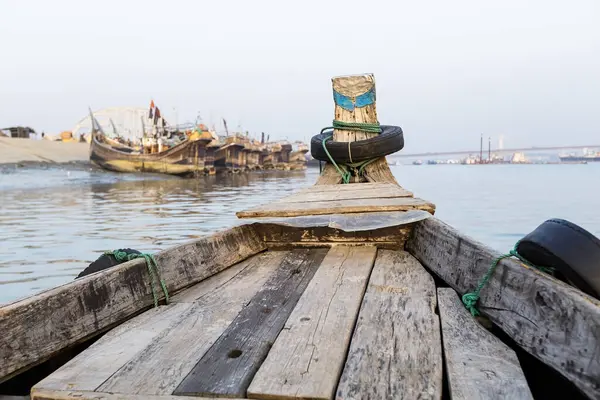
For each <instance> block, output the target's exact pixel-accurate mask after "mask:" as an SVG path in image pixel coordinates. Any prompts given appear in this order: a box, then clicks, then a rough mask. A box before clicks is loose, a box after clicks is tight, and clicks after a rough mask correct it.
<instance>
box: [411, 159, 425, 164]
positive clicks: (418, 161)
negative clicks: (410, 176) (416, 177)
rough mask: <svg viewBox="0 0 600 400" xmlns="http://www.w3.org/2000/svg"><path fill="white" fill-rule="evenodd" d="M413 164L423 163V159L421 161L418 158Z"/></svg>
mask: <svg viewBox="0 0 600 400" xmlns="http://www.w3.org/2000/svg"><path fill="white" fill-rule="evenodd" d="M413 164H414V165H421V164H423V161H421V160H416V161H413Z"/></svg>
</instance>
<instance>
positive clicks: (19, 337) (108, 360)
mask: <svg viewBox="0 0 600 400" xmlns="http://www.w3.org/2000/svg"><path fill="white" fill-rule="evenodd" d="M333 89H334V101H335V118H336V119H335V120H334V127H335V128H334V130H333V132H331V133H329V134H328V133H326V132H325V133H323V135H325V136H324V137H317V138H316V139H315V141H314V142H313V143H320V144H318V145H315V146H313V145H311V154H312V155H313V156H315V157H319V159H322V161H325V162H326V165H325V167H324V169H323V171H322V173H321V174H320V175H319V177H318V179H317V181H316V183H315V184H314V185H313V186H310V187H306V188H303V189H301V190H299V191H297V192H296V193H294V194H292V195H290V196H287V197H284V198H282V199H280V200H278V201H275V202H271V203H268V204H263V205H259V206H257V207H253V208H250V209H247V210H243V211H239V212H238V213H237V216H238V217H239V219H240V223H239V224H238V225H236V226H233V227H231V228H230V229H226V230H223V231H221V232H218V233H215V234H213V235H210V236H206V237H203V238H200V239H198V240H194V241H191V242H188V243H185V244H182V245H179V246H176V247H173V248H170V249H166V250H163V251H161V252H158V253H157V254H154V255H149V254H140V253H135V252H131V251H126V250H119V251H114V252H111V253H109V254H105V255H103V257H104V260H111V261H112V262H113V263H112V264H110V265H107V267H106V268H104V267H102V268H100V267H99V266H98V264H96V265H94V263H93V264H92V265H90V267H88V269H86V270H85V271H83V272H82V273H81V274H80V277H78V278H77V279H75V280H74V281H73V282H71V283H68V284H66V285H63V286H59V287H57V288H54V289H51V290H48V291H45V292H42V293H40V294H38V295H35V296H32V297H29V298H26V299H23V300H20V301H17V302H15V303H12V304H9V305H6V306H4V307H2V308H0V331H1V332H2V333H3V334H2V335H1V336H0V359H1V360H2V363H0V381H2V382H4V383H3V384H1V385H0V394H15V395H27V394H30V395H31V399H32V400H42V399H43V400H59V399H60V400H74V399H78V400H81V399H89V400H91V399H95V400H100V399H102V400H117V399H119V400H120V399H132V400H141V399H150V400H185V399H189V398H214V397H224V398H230V399H232V398H252V399H284V398H285V399H392V398H393V399H396V398H404V399H531V398H544V399H546V398H569V399H576V398H589V399H599V398H600V350H598V349H600V336H599V332H600V302H599V301H598V298H597V295H598V293H597V292H598V291H600V285H599V284H598V279H597V272H596V273H595V272H594V271H593V270H590V269H587V270H586V269H584V270H579V273H573V274H567V275H568V279H566V280H561V279H558V278H557V277H555V276H552V275H550V274H549V273H548V272H543V271H542V270H541V269H538V268H534V267H533V266H532V265H533V264H529V263H525V261H524V259H519V260H515V259H514V257H512V256H513V253H510V254H507V255H501V254H499V253H498V252H496V251H494V250H492V249H490V248H489V247H487V246H485V245H483V244H481V243H479V242H477V241H475V240H473V239H472V238H470V237H468V236H466V235H464V234H462V233H460V232H459V231H457V230H456V229H454V228H452V227H451V226H449V225H448V224H446V223H444V222H443V221H441V220H439V219H438V218H436V217H435V211H436V206H435V204H433V203H432V202H430V201H427V200H425V199H421V198H418V197H415V196H414V194H413V193H412V192H410V191H409V190H408V189H406V188H403V187H402V186H400V185H399V184H398V183H397V182H396V180H395V178H394V177H393V175H392V174H391V171H390V168H389V166H388V165H387V162H386V160H385V155H386V154H389V153H391V152H395V151H398V150H400V149H401V148H402V147H403V143H404V139H403V133H402V130H401V129H400V128H399V127H395V126H383V125H379V124H378V122H377V121H378V119H377V112H376V109H375V105H376V104H375V82H374V77H373V76H372V75H370V74H365V75H353V76H344V77H336V78H333ZM357 123H358V124H357ZM329 135H330V136H331V138H329ZM328 138H329V139H328ZM350 138H352V140H350ZM328 140H329V141H328ZM321 145H323V146H325V149H326V150H327V151H326V152H325V151H324V150H323V149H322V148H321V149H319V148H318V146H321ZM325 153H326V154H325ZM350 153H351V154H350ZM350 157H351V158H352V160H353V162H352V163H351V164H352V165H350V163H348V162H347V160H348V159H350ZM565 226H568V225H564V224H563V225H561V224H554V225H552V224H551V225H548V226H546V228H545V229H546V231H545V232H546V233H548V232H549V229H550V230H551V229H554V231H552V232H553V233H552V234H550V235H546V237H550V238H560V239H565V240H566V239H569V240H575V241H576V242H577V240H579V241H578V242H577V246H575V243H574V242H568V240H567V242H568V243H567V244H568V246H566V247H565V246H563V247H561V248H562V249H565V248H567V249H573V248H575V247H578V248H579V249H580V250H581V252H580V253H581V254H584V255H585V257H591V256H594V255H596V256H597V255H598V248H600V245H598V244H596V242H594V241H593V239H592V238H587V236H585V235H583V233H582V232H581V231H580V230H579V231H578V230H572V231H565V230H564V229H566V228H565ZM570 229H571V228H570ZM569 232H570V233H569ZM125 234H126V233H125V232H124V233H123V235H124V237H125V236H126V235H125ZM542 236H543V235H542ZM586 238H587V239H589V240H588V241H586ZM526 239H527V240H522V241H521V243H522V244H528V245H530V246H532V245H534V244H536V243H537V244H538V245H541V244H543V240H544V239H543V238H540V237H536V236H535V235H533V236H531V235H528V237H527V238H526ZM597 240H598V239H596V241H597ZM559 242H560V241H559ZM124 244H125V243H124ZM593 245H596V246H598V248H596V249H594V247H593ZM549 246H550V247H552V246H555V247H556V246H557V244H556V243H555V244H549ZM559 247H560V246H559ZM525 250H527V249H522V252H521V253H516V252H515V253H514V254H520V255H521V256H522V255H523V254H526V252H525ZM520 251H521V250H520ZM533 253H535V252H534V251H532V250H531V249H529V251H528V253H527V254H533ZM538 253H539V254H543V255H544V257H545V260H546V261H547V262H548V263H549V264H548V265H550V264H552V263H553V260H555V258H556V257H558V256H561V257H559V258H561V259H562V260H563V261H569V260H570V262H567V263H565V265H559V268H560V269H561V271H571V272H573V271H574V270H573V269H569V267H578V265H579V264H580V263H579V264H578V263H577V262H576V260H574V259H573V258H572V257H574V256H573V254H570V255H569V254H567V255H561V253H560V252H559V253H557V254H555V255H554V256H556V257H554V256H552V254H550V255H549V253H543V252H538ZM580 253H577V254H579V255H581V254H580ZM551 256H552V257H551ZM586 260H587V261H588V262H590V263H591V262H592V261H593V259H591V260H592V261H590V259H589V258H587V259H586ZM530 261H531V260H530ZM596 261H597V260H596ZM537 265H542V264H537ZM474 315H476V316H474ZM9 391H10V392H9Z"/></svg>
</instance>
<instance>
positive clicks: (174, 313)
mask: <svg viewBox="0 0 600 400" xmlns="http://www.w3.org/2000/svg"><path fill="white" fill-rule="evenodd" d="M189 307H190V305H189V304H169V305H166V306H159V307H158V308H153V309H150V310H148V311H146V312H144V313H143V314H141V315H138V316H137V317H135V318H133V319H130V320H129V321H127V322H125V323H124V324H122V325H119V326H118V327H116V328H114V329H113V330H111V331H110V332H108V333H107V334H106V335H104V336H103V337H102V338H101V339H100V340H98V341H97V342H96V343H94V344H93V345H91V346H90V347H89V348H88V349H86V350H85V351H84V352H82V353H80V354H79V355H77V356H76V357H75V358H73V359H72V360H70V361H69V362H67V363H66V364H65V365H63V366H62V367H61V368H59V369H58V370H56V371H55V372H54V373H52V374H50V375H49V376H47V377H46V378H45V379H43V380H42V381H40V382H38V383H37V384H36V385H35V386H34V388H43V389H44V390H84V391H94V390H95V389H96V388H97V387H98V386H100V385H101V384H102V383H103V382H104V381H106V380H107V379H108V378H110V377H111V376H112V375H113V374H114V373H115V371H117V370H118V369H119V368H120V367H122V366H123V365H125V364H126V363H127V362H128V361H129V360H131V359H132V358H133V357H134V356H135V355H136V354H138V353H139V352H141V351H142V350H143V349H144V348H146V347H147V346H148V345H149V344H150V343H152V341H153V340H154V339H156V337H157V336H158V335H159V334H160V333H161V332H163V331H164V330H165V329H167V328H169V327H170V326H171V325H172V324H173V323H174V322H175V321H177V320H178V319H179V318H180V317H181V314H182V313H184V312H185V311H187V310H189Z"/></svg>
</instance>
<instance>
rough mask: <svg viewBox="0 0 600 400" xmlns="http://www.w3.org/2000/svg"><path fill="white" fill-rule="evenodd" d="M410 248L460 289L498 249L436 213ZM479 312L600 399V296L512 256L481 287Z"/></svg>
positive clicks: (473, 281) (418, 229)
mask: <svg viewBox="0 0 600 400" xmlns="http://www.w3.org/2000/svg"><path fill="white" fill-rule="evenodd" d="M406 246H407V249H408V250H409V251H410V253H411V254H413V255H414V256H415V257H416V258H417V259H418V260H419V261H421V263H422V264H423V265H424V266H426V267H427V268H429V269H430V270H432V271H434V272H435V273H436V274H438V275H439V276H440V277H441V278H442V279H443V280H445V281H446V282H447V283H448V284H449V285H450V286H452V287H453V288H454V289H455V290H456V291H457V292H459V294H461V295H462V294H464V293H465V292H470V291H472V290H474V288H475V287H476V286H477V283H478V282H479V280H480V279H481V278H482V277H483V276H484V275H485V273H486V272H487V271H488V269H489V267H490V265H491V263H492V261H493V260H494V259H495V258H496V257H498V256H499V255H500V254H499V253H498V252H496V251H494V250H492V249H490V248H489V247H487V246H484V245H483V244H481V243H479V242H477V241H475V240H473V239H471V238H469V237H467V236H465V235H462V234H461V233H459V232H457V231H456V230H455V229H453V228H451V227H450V226H448V225H446V224H444V223H443V222H441V221H439V220H438V219H436V218H429V219H426V220H423V221H421V222H419V223H417V224H415V227H414V230H413V234H412V236H411V238H410V239H409V240H408V242H407V245H406ZM479 309H480V311H481V312H482V313H483V314H485V315H487V316H488V317H489V318H490V319H491V320H492V321H493V322H494V323H495V324H497V325H498V326H499V327H500V328H501V329H502V330H503V331H504V332H506V333H507V334H508V335H509V336H510V337H511V338H512V339H513V340H515V341H516V342H517V343H518V344H519V345H520V346H521V347H522V348H523V349H525V350H526V351H527V352H529V353H530V354H532V355H533V356H535V357H536V358H538V359H539V360H540V361H542V362H544V363H545V364H547V365H549V366H551V367H552V368H554V369H555V370H557V371H559V372H560V373H561V374H562V375H564V376H565V377H566V378H567V379H569V380H570V381H571V382H573V383H574V384H575V385H576V386H577V387H578V388H579V389H580V390H581V391H583V392H584V393H586V394H587V395H588V396H590V397H591V398H595V399H600V384H599V382H600V345H599V343H600V301H598V300H597V299H594V298H592V297H591V296H588V295H586V294H584V293H583V292H581V291H579V290H577V289H576V288H574V287H571V286H569V285H567V284H565V283H563V282H560V281H558V280H556V279H553V278H552V277H551V276H549V275H547V274H544V273H542V272H539V271H537V270H535V269H533V268H529V267H527V266H525V265H522V264H520V263H518V262H516V261H514V260H512V259H504V260H502V261H501V262H500V263H499V265H498V267H497V269H496V272H495V273H494V275H493V277H492V278H491V279H490V281H489V282H488V283H487V285H486V286H485V288H484V289H483V290H482V292H481V298H480V301H479Z"/></svg>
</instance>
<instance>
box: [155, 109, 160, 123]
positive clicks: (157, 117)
mask: <svg viewBox="0 0 600 400" xmlns="http://www.w3.org/2000/svg"><path fill="white" fill-rule="evenodd" d="M159 118H160V110H159V109H158V107H156V110H155V111H154V125H156V123H157V122H158V119H159Z"/></svg>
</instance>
